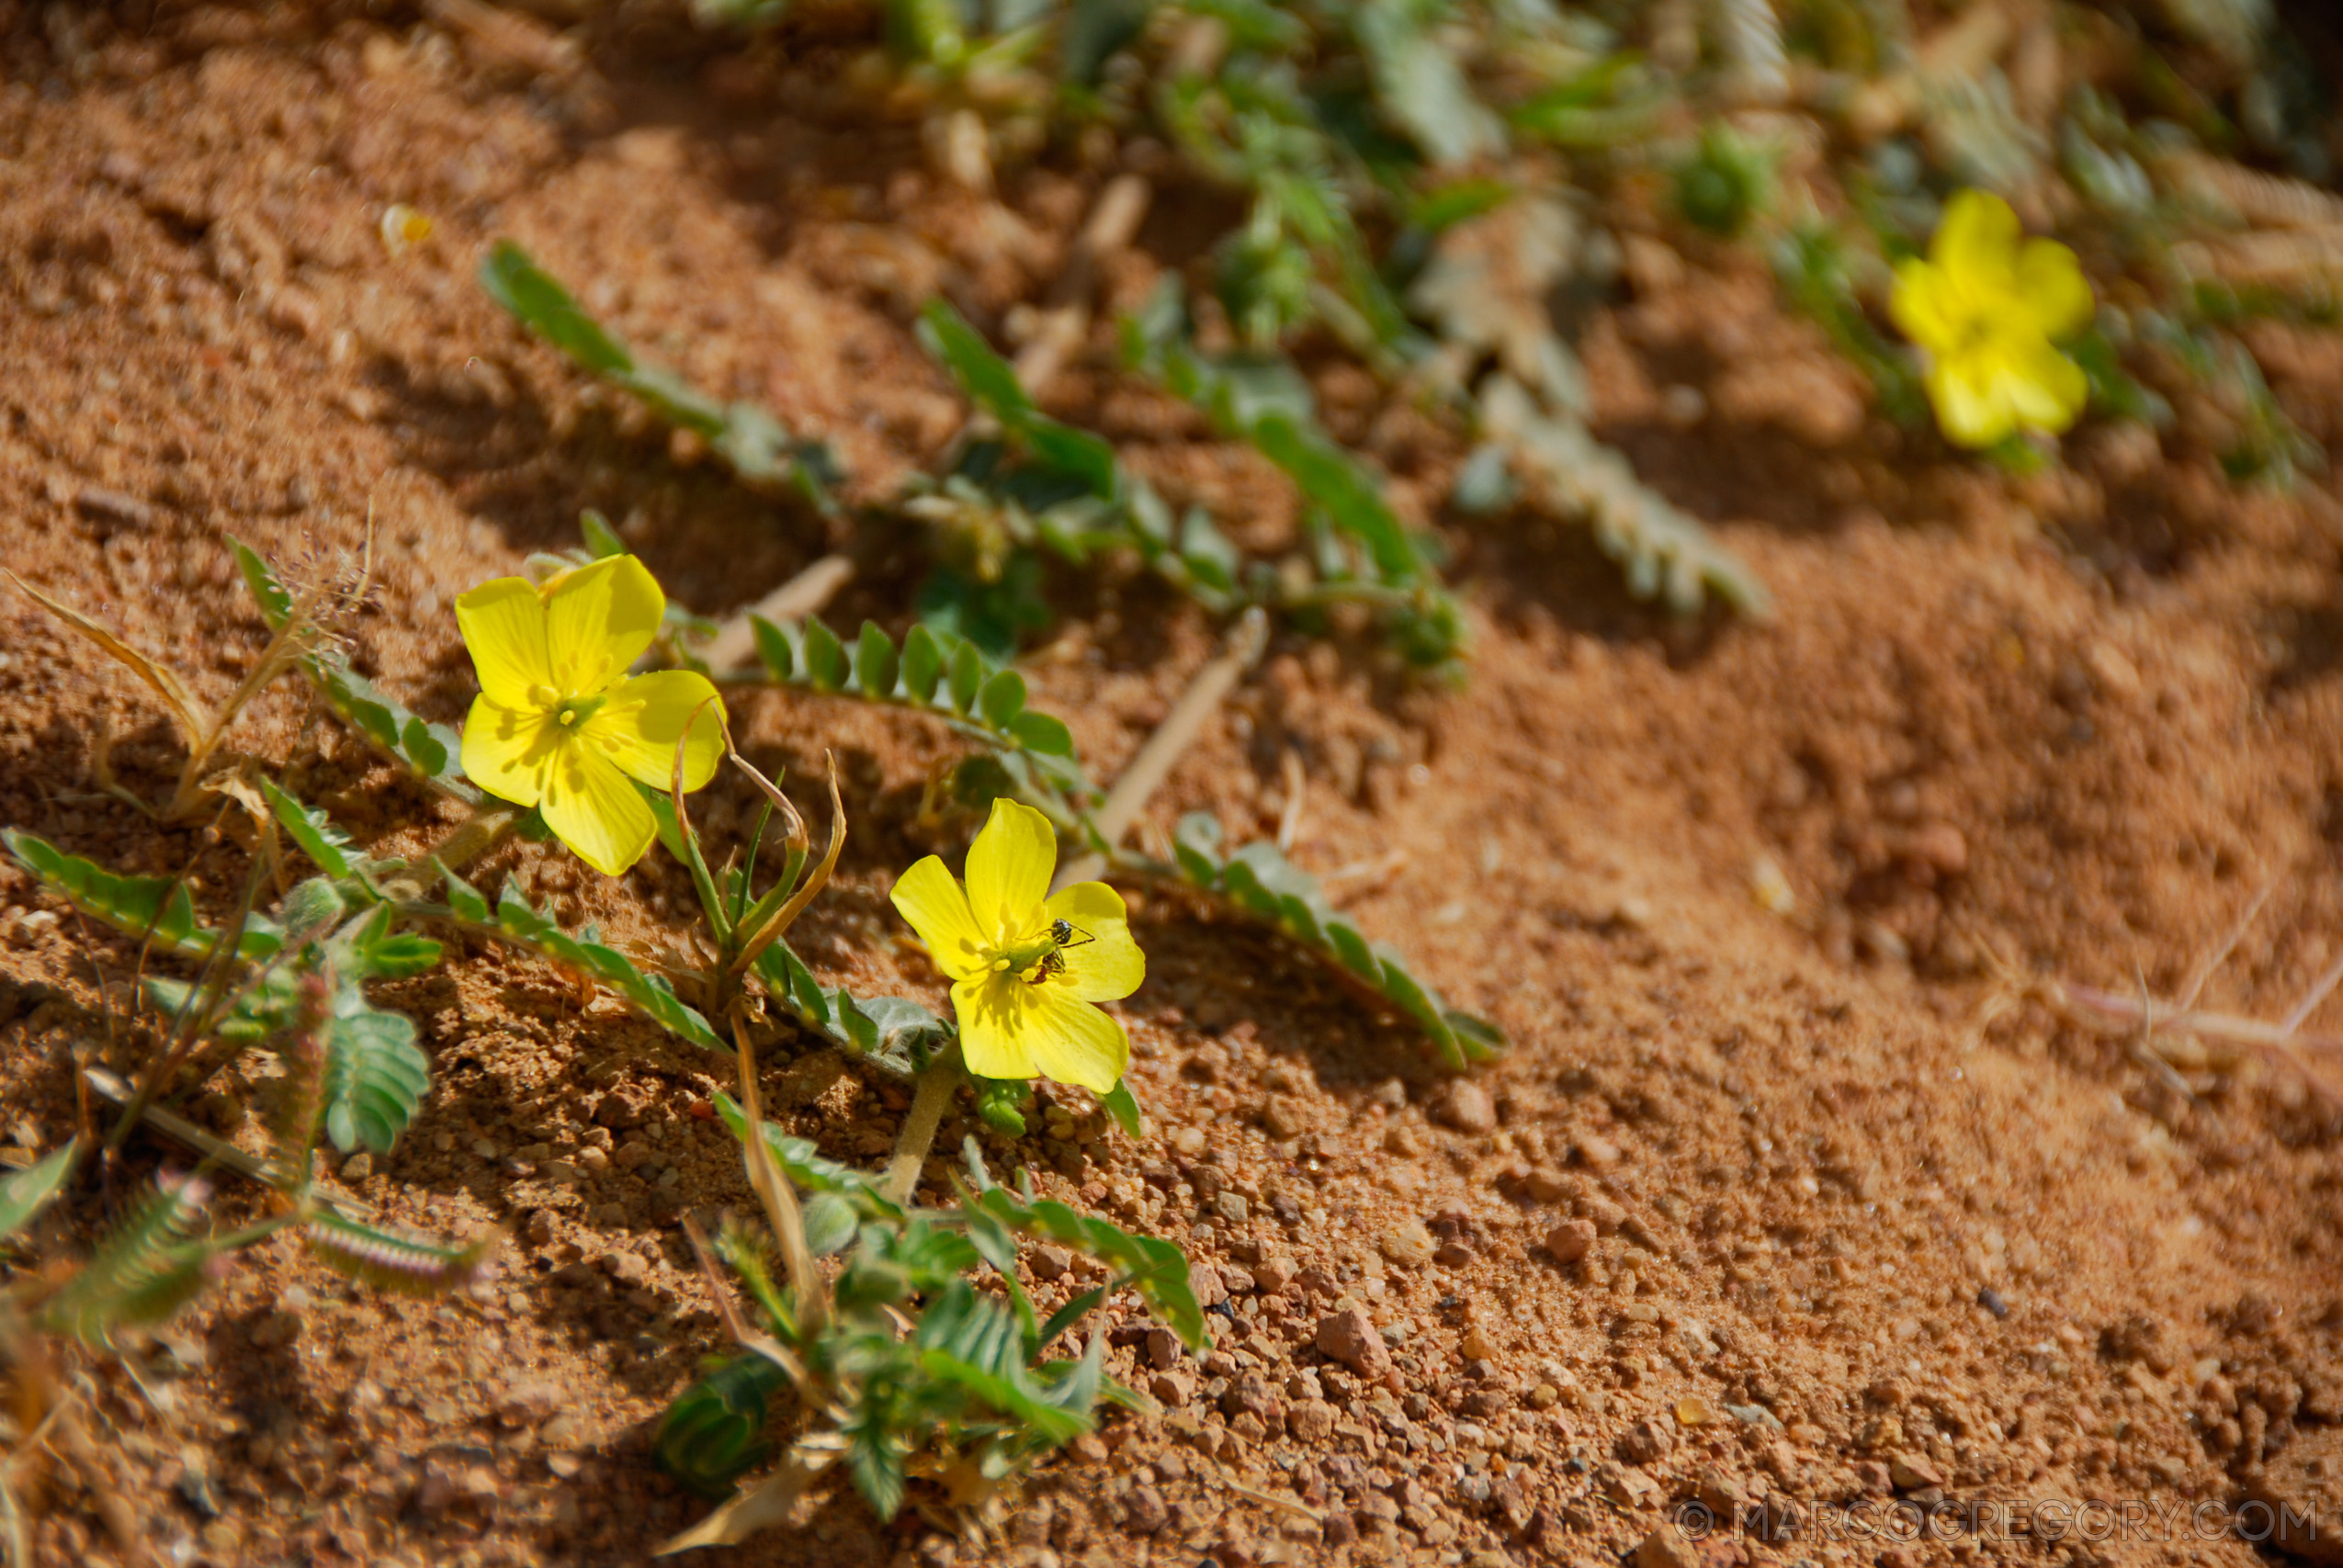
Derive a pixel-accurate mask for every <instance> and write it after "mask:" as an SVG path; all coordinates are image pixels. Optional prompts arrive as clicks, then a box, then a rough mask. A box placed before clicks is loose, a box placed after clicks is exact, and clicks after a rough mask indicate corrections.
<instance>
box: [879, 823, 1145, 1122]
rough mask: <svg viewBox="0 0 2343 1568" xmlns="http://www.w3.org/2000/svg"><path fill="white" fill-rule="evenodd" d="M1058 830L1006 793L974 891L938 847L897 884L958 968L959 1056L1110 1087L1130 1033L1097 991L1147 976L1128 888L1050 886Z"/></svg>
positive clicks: (987, 829) (984, 1068)
mask: <svg viewBox="0 0 2343 1568" xmlns="http://www.w3.org/2000/svg"><path fill="white" fill-rule="evenodd" d="M1057 869H1058V835H1057V833H1056V832H1055V831H1053V830H1052V829H1051V828H1050V826H1049V818H1047V817H1044V816H1043V815H1042V814H1041V813H1040V812H1038V811H1036V810H1035V809H1034V808H1033V807H1030V806H1020V805H1019V804H1017V803H1016V802H1015V801H1013V800H996V801H994V802H993V803H992V816H991V818H990V819H989V820H988V821H986V823H985V825H984V830H983V831H982V832H980V833H979V834H978V835H977V836H976V842H975V843H974V844H972V845H970V846H969V848H968V889H967V891H965V892H963V891H962V890H961V887H960V885H959V884H958V883H957V882H956V881H954V880H953V878H952V873H951V872H950V871H949V870H948V869H947V868H946V867H945V864H944V862H943V861H942V860H941V859H939V858H938V857H936V856H934V855H930V856H928V857H927V858H926V859H925V860H923V861H921V862H920V863H918V864H917V865H915V866H913V867H911V870H909V871H907V872H905V873H904V874H903V875H902V878H901V880H900V881H898V882H897V883H896V884H895V891H894V893H893V895H892V897H893V898H894V900H895V908H898V909H900V910H901V911H902V915H903V919H907V920H909V921H911V929H912V930H913V931H918V932H919V933H920V941H922V942H924V943H926V944H927V951H928V954H929V956H931V957H932V958H934V960H935V964H936V967H937V968H939V969H941V970H943V971H944V973H945V975H947V976H951V980H952V1008H953V1010H954V1011H955V1012H956V1013H958V1014H959V1018H960V1057H961V1060H962V1061H964V1062H965V1063H966V1064H967V1065H968V1071H970V1072H972V1073H975V1074H976V1075H978V1076H979V1077H988V1078H1029V1077H1033V1076H1034V1075H1035V1074H1036V1073H1039V1074H1041V1075H1042V1076H1043V1077H1051V1078H1056V1079H1057V1080H1058V1082H1060V1083H1070V1084H1080V1085H1081V1087H1082V1088H1084V1089H1092V1090H1094V1091H1096V1092H1097V1093H1100V1094H1104V1093H1106V1092H1107V1091H1108V1090H1109V1089H1113V1088H1114V1087H1115V1085H1116V1084H1118V1083H1120V1082H1122V1081H1123V1069H1124V1067H1125V1066H1127V1065H1128V1064H1129V1062H1130V1059H1131V1042H1130V1040H1129V1038H1128V1037H1127V1036H1126V1035H1125V1034H1124V1032H1123V1026H1122V1025H1121V1024H1120V1023H1118V1022H1116V1021H1115V1020H1114V1019H1113V1018H1112V1017H1111V1016H1109V1015H1108V1014H1107V1013H1106V1012H1105V1011H1104V1010H1101V1009H1099V1008H1096V1007H1093V1006H1092V1005H1091V1004H1092V1003H1093V1002H1111V1001H1115V1000H1118V999H1119V998H1124V997H1127V996H1129V995H1130V994H1131V993H1132V992H1133V991H1136V990H1138V988H1139V982H1140V981H1141V980H1144V979H1145V978H1147V959H1146V957H1145V955H1143V954H1142V953H1140V952H1139V948H1138V943H1137V942H1133V941H1132V940H1131V928H1130V923H1129V919H1128V917H1127V916H1126V913H1125V911H1124V908H1123V896H1122V895H1121V894H1119V893H1117V892H1115V889H1113V888H1112V887H1109V886H1106V884H1104V882H1078V883H1076V884H1074V886H1071V887H1069V888H1067V889H1066V890H1065V891H1064V892H1062V893H1059V894H1058V895H1056V896H1055V897H1052V896H1051V894H1050V891H1049V878H1050V874H1051V873H1053V872H1055V871H1056V870H1057Z"/></svg>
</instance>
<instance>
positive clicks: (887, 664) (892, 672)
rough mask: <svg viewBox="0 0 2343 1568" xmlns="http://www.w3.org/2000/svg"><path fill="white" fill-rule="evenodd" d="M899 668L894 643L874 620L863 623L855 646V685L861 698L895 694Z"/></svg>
mask: <svg viewBox="0 0 2343 1568" xmlns="http://www.w3.org/2000/svg"><path fill="white" fill-rule="evenodd" d="M899 669H900V665H899V662H898V660H897V658H896V654H895V645H894V643H892V642H891V641H889V639H888V636H887V634H886V633H885V632H883V631H881V630H879V628H878V624H877V622H876V621H865V622H864V623H863V629H862V636H861V637H860V638H858V639H857V640H856V642H855V684H856V685H858V686H860V687H861V688H862V689H863V692H864V694H865V695H867V696H873V697H891V696H893V695H894V694H895V677H896V674H897V672H898V671H899Z"/></svg>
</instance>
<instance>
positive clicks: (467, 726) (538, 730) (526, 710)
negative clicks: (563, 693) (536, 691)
mask: <svg viewBox="0 0 2343 1568" xmlns="http://www.w3.org/2000/svg"><path fill="white" fill-rule="evenodd" d="M515 581H518V580H517V579H515ZM560 741H561V733H560V728H559V727H558V726H556V725H555V724H554V722H553V717H552V715H551V714H550V713H549V712H548V711H547V710H546V709H544V708H538V707H517V708H508V707H506V706H505V705H504V704H502V703H500V702H498V701H496V699H495V698H493V697H491V696H487V695H485V694H483V695H481V696H477V697H474V698H473V699H472V711H471V716H470V717H469V718H467V719H465V720H464V749H463V750H464V774H465V776H466V777H467V778H469V779H470V780H471V781H472V783H474V784H478V785H480V787H481V788H482V789H484V790H486V791H487V792H488V793H489V794H491V795H494V796H495V797H496V798H497V799H499V800H509V801H511V802H512V803H513V804H514V805H515V806H535V805H536V804H537V803H538V800H539V799H540V798H541V797H542V796H543V795H544V794H545V775H546V773H547V771H548V770H549V768H550V767H551V766H552V765H553V755H554V753H555V752H556V751H557V750H560Z"/></svg>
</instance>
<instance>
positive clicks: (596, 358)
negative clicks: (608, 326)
mask: <svg viewBox="0 0 2343 1568" xmlns="http://www.w3.org/2000/svg"><path fill="white" fill-rule="evenodd" d="M480 282H481V288H485V289H486V290H487V291H488V297H489V298H490V299H493V300H495V301H496V302H497V303H498V304H499V305H502V306H504V309H505V310H508V311H510V312H511V313H512V314H513V316H514V318H515V320H517V321H520V322H521V324H522V325H524V326H526V327H529V328H532V329H533V330H535V331H536V332H538V333H541V334H542V335H543V336H544V337H545V339H546V340H547V341H548V342H549V343H551V344H553V345H554V346H555V347H556V348H559V349H560V351H561V352H562V353H564V354H566V355H569V356H570V357H571V358H572V359H573V360H575V361H577V363H578V364H579V365H580V366H581V367H583V368H585V369H587V370H591V371H594V373H595V374H597V375H611V374H615V373H625V372H631V371H632V370H633V369H634V367H635V359H634V355H631V354H628V352H627V350H626V348H625V347H624V346H623V345H622V344H620V343H619V342H618V340H617V339H616V338H614V337H612V336H611V335H610V334H609V333H606V332H604V331H603V330H602V328H601V326H600V325H599V324H598V323H596V322H595V321H594V318H593V317H591V316H589V315H587V314H586V313H585V311H583V310H581V309H579V307H578V302H577V301H576V300H575V299H571V298H570V291H569V290H568V289H566V288H562V287H561V286H560V284H559V283H556V282H555V281H554V280H553V279H552V277H551V276H549V275H548V274H547V273H545V272H544V271H542V270H540V269H539V268H538V265H537V264H536V263H535V262H532V261H531V260H529V255H528V253H527V252H526V251H524V250H523V249H521V247H520V246H518V245H516V244H515V243H513V242H512V241H510V240H499V241H498V242H497V243H495V245H494V246H493V247H492V248H491V249H490V251H489V253H488V257H487V259H486V260H485V261H483V262H481V267H480Z"/></svg>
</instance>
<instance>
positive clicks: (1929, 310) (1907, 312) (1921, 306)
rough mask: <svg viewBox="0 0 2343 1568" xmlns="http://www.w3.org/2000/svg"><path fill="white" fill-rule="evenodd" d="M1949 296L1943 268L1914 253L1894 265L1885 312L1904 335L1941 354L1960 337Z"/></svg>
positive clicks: (1957, 314) (1955, 310)
mask: <svg viewBox="0 0 2343 1568" xmlns="http://www.w3.org/2000/svg"><path fill="white" fill-rule="evenodd" d="M1887 314H1888V316H1889V318H1890V319H1891V320H1893V321H1895V323H1896V327H1897V329H1898V330H1900V331H1901V332H1902V333H1903V334H1904V335H1905V336H1906V337H1907V338H1909V339H1911V340H1912V341H1913V342H1914V343H1916V344H1919V345H1920V346H1921V347H1922V348H1925V349H1928V350H1930V351H1931V352H1933V353H1937V354H1942V353H1944V352H1945V351H1946V350H1948V349H1950V348H1951V347H1952V345H1953V344H1955V343H1958V342H1959V341H1960V338H1961V328H1960V312H1959V309H1958V301H1957V300H1955V299H1953V298H1952V289H1951V288H1949V287H1948V286H1947V282H1946V279H1945V276H1944V273H1943V270H1942V269H1941V268H1940V267H1936V266H1932V265H1930V264H1929V263H1927V262H1924V261H1922V260H1920V259H1919V257H1918V256H1914V257H1911V258H1910V259H1909V260H1907V261H1904V262H1902V263H1899V264H1898V265H1897V266H1896V288H1895V292H1893V293H1891V294H1890V295H1889V296H1888V297H1887Z"/></svg>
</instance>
